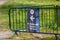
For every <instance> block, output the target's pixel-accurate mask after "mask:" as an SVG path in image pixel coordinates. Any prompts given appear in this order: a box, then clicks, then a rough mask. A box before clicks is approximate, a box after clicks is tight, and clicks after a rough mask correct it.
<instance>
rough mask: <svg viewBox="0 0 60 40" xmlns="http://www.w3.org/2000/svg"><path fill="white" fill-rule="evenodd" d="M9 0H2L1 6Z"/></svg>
mask: <svg viewBox="0 0 60 40" xmlns="http://www.w3.org/2000/svg"><path fill="white" fill-rule="evenodd" d="M7 1H8V0H0V6H1V5H3V4H4V3H5V2H7Z"/></svg>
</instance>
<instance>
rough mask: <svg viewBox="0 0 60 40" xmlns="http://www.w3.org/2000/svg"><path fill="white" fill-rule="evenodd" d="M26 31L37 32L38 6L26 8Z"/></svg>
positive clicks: (38, 28) (38, 27)
mask: <svg viewBox="0 0 60 40" xmlns="http://www.w3.org/2000/svg"><path fill="white" fill-rule="evenodd" d="M27 31H29V32H39V31H40V25H39V8H30V9H28V14H27Z"/></svg>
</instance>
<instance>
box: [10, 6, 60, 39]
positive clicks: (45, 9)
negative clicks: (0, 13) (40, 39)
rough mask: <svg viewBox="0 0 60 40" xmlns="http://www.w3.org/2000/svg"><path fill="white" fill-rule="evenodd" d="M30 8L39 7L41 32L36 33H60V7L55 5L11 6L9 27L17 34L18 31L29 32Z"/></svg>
mask: <svg viewBox="0 0 60 40" xmlns="http://www.w3.org/2000/svg"><path fill="white" fill-rule="evenodd" d="M29 8H39V19H40V21H39V22H40V24H39V25H40V32H35V33H42V34H54V35H60V7H58V6H54V5H41V6H40V7H38V6H12V7H10V9H9V28H10V30H11V31H13V32H15V33H16V34H17V32H27V30H26V29H27V12H28V9H29ZM30 33H31V32H30ZM33 33H34V32H33ZM55 37H56V36H55ZM55 40H57V38H55Z"/></svg>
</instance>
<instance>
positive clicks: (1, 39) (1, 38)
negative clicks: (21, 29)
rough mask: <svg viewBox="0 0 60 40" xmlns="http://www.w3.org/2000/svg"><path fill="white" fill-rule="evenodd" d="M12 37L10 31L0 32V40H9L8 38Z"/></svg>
mask: <svg viewBox="0 0 60 40" xmlns="http://www.w3.org/2000/svg"><path fill="white" fill-rule="evenodd" d="M12 35H13V33H12V32H11V31H0V40H10V39H8V38H9V37H11V36H12Z"/></svg>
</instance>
